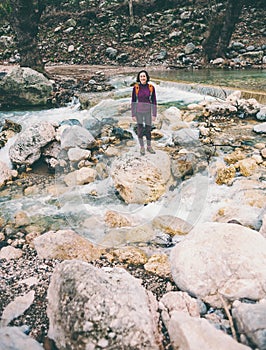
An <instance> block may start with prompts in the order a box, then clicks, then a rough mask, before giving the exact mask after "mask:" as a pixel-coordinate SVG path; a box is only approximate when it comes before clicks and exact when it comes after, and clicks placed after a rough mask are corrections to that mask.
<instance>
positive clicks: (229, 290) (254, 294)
mask: <svg viewBox="0 0 266 350" xmlns="http://www.w3.org/2000/svg"><path fill="white" fill-rule="evenodd" d="M265 263H266V240H265V238H264V237H263V236H262V235H261V234H260V233H258V232H257V231H255V230H251V229H249V228H246V227H243V226H241V225H237V224H227V223H205V224H198V225H197V226H195V228H194V229H193V230H192V231H191V232H190V233H189V234H188V235H187V236H186V238H185V239H184V240H183V241H182V242H180V243H179V244H178V245H176V246H175V247H174V248H173V250H172V252H171V269H172V275H173V279H174V281H175V283H176V285H177V286H178V287H179V288H180V289H181V290H183V291H186V292H188V293H189V294H191V295H194V296H196V297H198V298H201V299H202V300H204V301H205V302H207V303H210V304H211V305H213V306H214V307H222V304H223V301H222V299H224V300H228V301H233V300H236V299H241V298H247V299H251V300H260V299H262V298H264V297H265V290H266V269H265Z"/></svg>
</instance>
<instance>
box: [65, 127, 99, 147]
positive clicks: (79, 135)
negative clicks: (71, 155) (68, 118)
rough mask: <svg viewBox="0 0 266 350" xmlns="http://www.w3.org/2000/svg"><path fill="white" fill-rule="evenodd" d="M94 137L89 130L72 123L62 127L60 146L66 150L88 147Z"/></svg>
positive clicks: (92, 142) (91, 144)
mask: <svg viewBox="0 0 266 350" xmlns="http://www.w3.org/2000/svg"><path fill="white" fill-rule="evenodd" d="M94 142H95V139H94V137H93V135H92V134H91V133H90V132H89V130H87V129H85V128H83V127H81V126H79V125H74V126H70V127H67V128H65V129H64V131H63V133H62V135H61V148H62V149H65V150H68V149H70V148H75V147H80V148H83V149H85V148H90V147H91V146H93V145H94Z"/></svg>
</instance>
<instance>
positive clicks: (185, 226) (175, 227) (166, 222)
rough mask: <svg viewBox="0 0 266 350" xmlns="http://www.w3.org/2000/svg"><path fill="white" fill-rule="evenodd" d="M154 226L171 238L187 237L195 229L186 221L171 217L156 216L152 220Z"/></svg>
mask: <svg viewBox="0 0 266 350" xmlns="http://www.w3.org/2000/svg"><path fill="white" fill-rule="evenodd" d="M152 225H153V227H154V228H159V229H161V230H163V231H164V232H166V233H168V234H170V235H171V236H174V235H186V234H187V233H188V232H189V231H190V230H191V229H192V227H193V226H192V225H190V224H189V223H188V222H186V221H185V220H183V219H180V218H178V217H175V216H171V215H160V216H156V217H155V218H154V219H153V220H152Z"/></svg>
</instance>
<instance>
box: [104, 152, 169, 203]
mask: <svg viewBox="0 0 266 350" xmlns="http://www.w3.org/2000/svg"><path fill="white" fill-rule="evenodd" d="M170 167H171V163H170V158H169V156H168V154H167V153H165V152H162V151H157V152H156V154H152V155H147V156H145V157H136V156H135V155H134V154H127V155H126V156H125V157H124V158H119V159H117V160H116V161H115V162H114V163H113V166H112V169H111V176H112V179H113V182H114V186H115V188H116V189H117V190H118V192H119V194H120V196H121V197H122V198H123V199H124V201H125V202H126V203H138V204H147V203H150V202H153V201H156V200H158V199H159V198H160V197H161V196H162V195H163V194H164V193H165V192H166V190H167V186H168V185H169V181H170V179H171V171H170Z"/></svg>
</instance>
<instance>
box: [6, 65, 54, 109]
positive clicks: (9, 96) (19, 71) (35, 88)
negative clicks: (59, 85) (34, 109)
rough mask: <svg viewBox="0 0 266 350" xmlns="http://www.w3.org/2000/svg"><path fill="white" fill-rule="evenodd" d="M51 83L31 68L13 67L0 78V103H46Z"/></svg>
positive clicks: (19, 104)
mask: <svg viewBox="0 0 266 350" xmlns="http://www.w3.org/2000/svg"><path fill="white" fill-rule="evenodd" d="M52 90H53V86H52V83H51V82H50V81H49V80H48V79H47V78H46V77H45V76H44V75H43V74H41V73H39V72H36V71H35V70H33V69H31V68H26V67H24V68H20V67H17V68H14V69H13V70H12V71H11V72H9V73H8V74H7V75H6V76H5V77H4V78H3V79H1V80H0V104H2V105H3V106H4V105H8V106H20V107H21V106H40V105H46V104H47V101H48V99H49V97H51V93H52Z"/></svg>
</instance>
